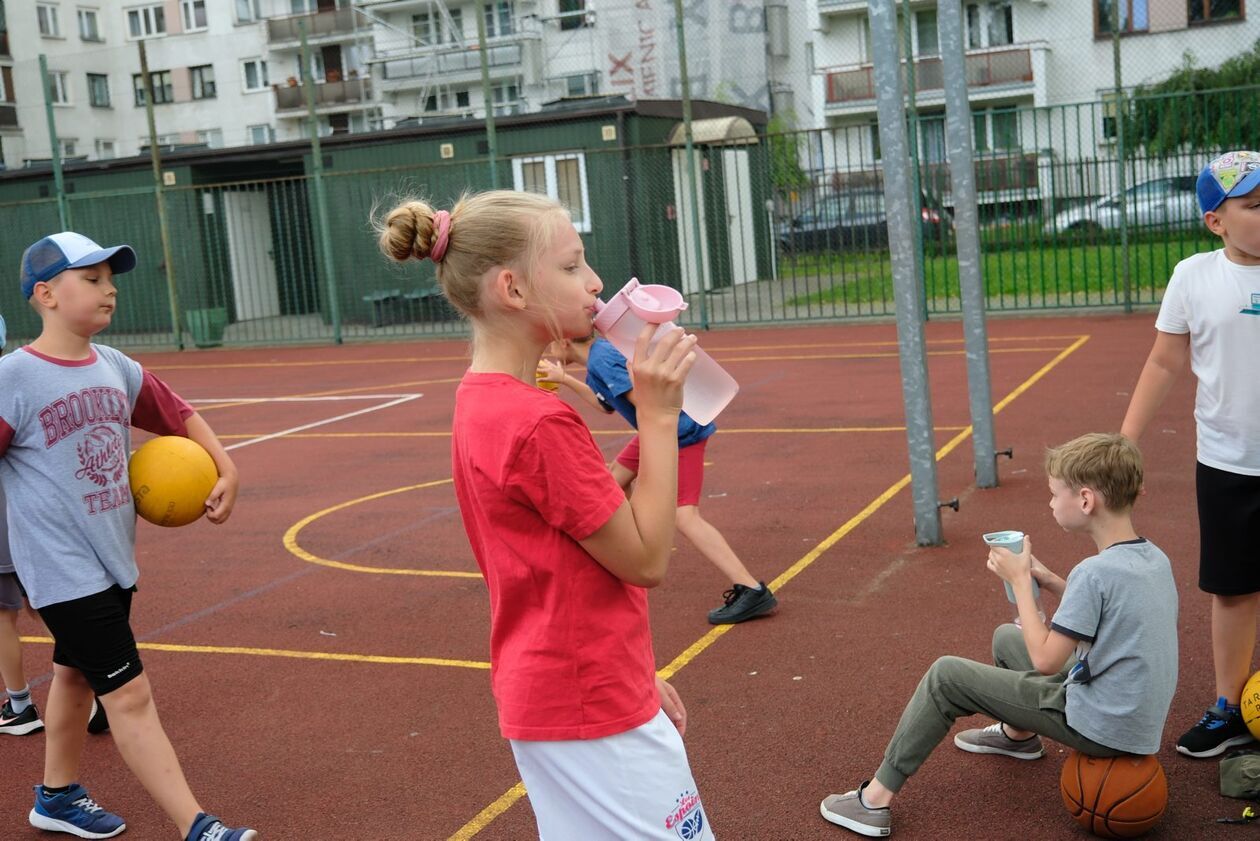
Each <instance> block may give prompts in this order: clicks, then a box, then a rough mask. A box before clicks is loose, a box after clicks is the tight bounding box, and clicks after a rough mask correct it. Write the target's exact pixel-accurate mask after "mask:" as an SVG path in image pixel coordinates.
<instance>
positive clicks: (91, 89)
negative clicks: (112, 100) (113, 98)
mask: <svg viewBox="0 0 1260 841" xmlns="http://www.w3.org/2000/svg"><path fill="white" fill-rule="evenodd" d="M87 83H88V104H90V105H91V106H92V107H93V108H108V107H109V77H108V76H106V75H105V74H104V73H89V74H87Z"/></svg>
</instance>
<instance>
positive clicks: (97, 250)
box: [22, 231, 136, 298]
mask: <svg viewBox="0 0 1260 841" xmlns="http://www.w3.org/2000/svg"><path fill="white" fill-rule="evenodd" d="M105 262H108V263H109V267H110V268H111V269H113V271H114V274H122V273H123V272H129V271H131V270H132V269H134V268H135V267H136V252H135V251H133V250H132V248H131V246H130V245H115V246H113V247H112V248H102V247H101V246H99V245H97V244H96V243H94V242H92V240H90V239H88V238H87V237H85V236H83V234H76V233H74V232H73V231H62V232H61V233H59V234H52V235H51V236H46V237H44V238H43V239H41V240H40V241H39V242H37V243H35V244H34V245H32V246H30V247H29V248H27V249H26V251H24V252H22V294H23V295H24V296H25V297H27V298H30V297H31V293H33V292H34V291H35V284H37V283H47V282H48V281H50V280H52V279H53V278H54V277H56V276H57V275H59V274H61V273H62V272H64V271H65V270H66V269H82V268H84V267H86V266H95V265H96V264H97V263H105Z"/></svg>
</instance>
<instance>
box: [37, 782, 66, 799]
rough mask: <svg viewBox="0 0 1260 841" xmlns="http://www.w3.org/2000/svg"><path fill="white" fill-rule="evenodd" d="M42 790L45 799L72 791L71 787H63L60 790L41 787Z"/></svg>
mask: <svg viewBox="0 0 1260 841" xmlns="http://www.w3.org/2000/svg"><path fill="white" fill-rule="evenodd" d="M40 788H41V789H43V792H44V796H45V797H56V796H57V795H58V794H65V793H66V792H67V791H69V790H70V786H62V787H60V788H49V787H48V786H46V785H41V786H40Z"/></svg>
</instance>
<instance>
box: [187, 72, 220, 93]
mask: <svg viewBox="0 0 1260 841" xmlns="http://www.w3.org/2000/svg"><path fill="white" fill-rule="evenodd" d="M188 71H189V75H190V76H191V77H192V98H193V99H214V97H215V92H214V65H213V64H203V65H200V66H198V67H190V68H189V69H188Z"/></svg>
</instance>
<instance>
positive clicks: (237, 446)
mask: <svg viewBox="0 0 1260 841" xmlns="http://www.w3.org/2000/svg"><path fill="white" fill-rule="evenodd" d="M419 397H424V395H423V394H405V395H403V396H402V397H399V398H398V399H396V400H391V401H389V402H388V403H382V404H380V405H379V406H368V407H367V408H366V409H359V410H358V411H357V412H347V413H346V414H344V415H337V417H335V418H325V419H324V420H318V421H314V422H313V423H304V424H302V425H301V426H295V427H293V428H292V429H285V430H281V431H280V432H273V433H271V434H270V435H260V436H259V437H257V438H250V439H249V440H248V441H241V442H239V443H236V444H232V445H231V446H228V447H224V448H223V449H225V450H239V449H240V448H241V447H248V446H249V445H250V444H261V443H262V442H264V441H270V440H272V439H273V438H283V437H284V436H286V435H292V434H293V433H295V432H305V431H306V430H308V429H314V428H315V427H317V426H324V425H325V424H329V423H336V422H337V421H343V420H346V419H347V418H353V417H356V416H358V415H366V414H367V413H369V412H377V411H380V410H381V409H388V408H390V407H391V406H397V405H398V404H400V403H406V402H408V401H411V400H415V399H417V398H419Z"/></svg>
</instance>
